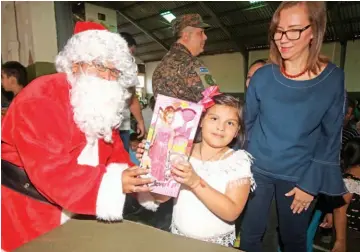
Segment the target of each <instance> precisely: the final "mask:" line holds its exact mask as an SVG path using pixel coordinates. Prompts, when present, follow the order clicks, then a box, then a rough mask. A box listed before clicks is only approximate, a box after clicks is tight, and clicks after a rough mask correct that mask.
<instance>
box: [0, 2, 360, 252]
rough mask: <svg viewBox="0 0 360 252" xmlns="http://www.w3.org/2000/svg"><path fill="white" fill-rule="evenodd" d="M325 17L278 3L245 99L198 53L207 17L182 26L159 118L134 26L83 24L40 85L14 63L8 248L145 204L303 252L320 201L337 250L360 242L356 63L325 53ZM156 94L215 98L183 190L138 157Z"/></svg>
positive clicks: (5, 122)
mask: <svg viewBox="0 0 360 252" xmlns="http://www.w3.org/2000/svg"><path fill="white" fill-rule="evenodd" d="M326 17H327V15H326V6H325V3H324V2H282V3H281V4H280V5H279V7H278V8H277V10H276V11H275V13H274V15H273V17H272V20H271V23H270V28H269V38H270V40H269V43H270V54H269V58H268V59H260V60H257V61H255V62H253V63H252V64H251V65H250V68H249V70H248V73H247V78H246V83H245V85H246V88H247V90H246V97H245V102H244V103H243V102H241V101H240V100H239V99H237V98H235V97H233V96H231V95H227V94H223V93H221V84H220V85H219V83H217V82H216V81H215V79H214V78H213V76H212V75H211V74H210V70H209V69H208V68H207V67H206V66H205V64H204V63H203V62H202V61H201V59H200V58H198V56H199V55H200V54H201V53H202V52H203V51H204V46H205V42H206V39H207V37H206V34H205V31H206V29H207V28H208V27H210V26H209V25H208V24H206V23H204V22H203V20H202V18H201V16H200V15H198V14H186V15H183V16H180V17H178V18H176V19H175V20H174V21H173V22H172V28H173V33H174V36H175V37H176V38H177V40H176V42H175V43H174V44H173V45H172V47H171V49H170V50H169V52H168V53H167V54H166V55H165V56H164V58H163V60H162V61H161V62H160V64H159V65H158V67H157V68H156V69H155V72H154V75H153V80H152V84H153V90H154V96H153V97H151V98H150V102H149V107H148V108H147V109H148V112H146V113H148V115H147V116H144V114H145V110H146V108H145V110H143V111H144V113H142V110H141V106H140V103H139V100H138V99H137V98H136V95H135V88H134V87H135V86H136V85H137V83H138V79H137V66H136V64H135V60H134V57H133V56H134V53H135V50H136V41H135V40H134V38H133V37H132V36H131V35H130V34H128V33H120V34H116V33H112V32H110V31H108V30H106V29H105V28H104V27H103V26H102V25H100V24H97V23H93V22H78V23H77V24H76V25H75V29H74V34H73V36H72V37H71V38H70V39H69V40H68V42H67V44H66V45H65V47H64V48H63V49H62V50H61V51H60V52H59V54H58V55H57V57H56V60H55V65H56V69H57V73H55V74H52V75H46V76H41V77H39V78H37V79H35V80H34V81H32V82H31V83H29V84H28V85H27V76H26V69H25V67H24V66H22V65H21V64H20V63H18V62H7V63H5V64H3V65H2V69H1V80H2V87H3V88H4V89H5V91H9V92H12V93H13V95H14V99H13V100H12V101H11V103H10V104H3V103H2V136H1V140H2V143H1V147H2V165H1V166H2V168H1V169H2V190H1V194H2V197H1V208H2V211H1V215H2V235H1V236H2V237H1V239H2V243H1V247H2V249H3V250H5V251H11V250H14V249H16V248H18V247H20V246H21V245H23V244H25V243H27V242H30V241H32V240H33V239H35V238H36V237H38V236H40V235H42V234H44V233H46V232H49V231H51V230H52V229H54V228H56V227H58V226H59V225H61V224H63V223H65V222H66V221H68V220H69V219H70V218H71V217H72V216H73V215H74V214H86V215H93V216H96V217H97V219H99V220H106V221H116V220H121V219H123V218H130V219H131V218H134V216H135V215H141V214H143V213H145V212H146V213H147V214H146V216H151V218H152V219H153V221H152V222H151V225H153V226H154V227H157V228H160V229H163V230H166V231H170V232H172V233H173V234H176V235H182V236H187V237H191V238H195V239H199V240H203V241H208V242H213V243H217V244H221V245H223V246H228V247H233V246H234V242H235V240H236V236H237V235H239V236H240V246H239V248H240V249H241V250H243V251H248V252H260V251H277V250H278V247H280V249H281V250H282V251H285V252H287V251H292V252H296V251H299V252H304V251H306V250H307V229H308V225H309V222H310V219H311V217H312V214H313V210H314V209H317V208H318V205H319V203H321V204H322V206H324V205H325V208H326V211H323V212H324V215H325V217H324V221H323V222H322V223H321V225H320V226H321V227H324V228H332V227H334V229H335V230H336V236H335V239H334V246H333V249H332V251H334V252H344V251H349V252H352V251H356V250H357V246H356V244H359V241H360V229H359V228H360V222H359V215H358V212H359V208H360V207H359V206H360V183H359V181H360V169H359V167H360V138H359V128H360V124H359V122H358V121H359V118H356V113H355V111H356V110H357V109H358V106H359V104H356V102H355V101H354V100H352V99H351V98H350V97H347V95H346V90H345V84H344V71H343V70H342V69H340V68H339V67H337V66H336V65H335V64H333V63H332V62H330V60H329V59H327V58H326V57H324V56H323V55H321V53H320V51H321V46H322V42H323V38H324V34H325V29H326ZM94 48H96V50H94ZM239 82H241V81H239ZM217 85H219V86H217ZM239 85H240V83H239ZM25 86H26V87H25ZM24 87H25V88H24ZM218 87H220V90H218V89H217V88H218ZM209 90H212V92H204V91H209ZM157 94H163V95H167V96H170V97H176V98H180V99H184V100H188V101H192V102H201V101H202V100H203V99H206V100H208V101H209V100H210V101H211V102H208V103H206V106H205V111H204V113H203V115H202V120H201V123H200V125H199V136H198V140H199V141H198V142H197V143H195V144H194V147H193V149H192V152H191V154H190V157H189V160H188V161H184V162H180V163H174V164H173V167H172V170H171V173H172V175H173V176H174V178H175V180H176V181H177V182H179V183H181V184H182V186H181V189H180V193H179V195H178V197H176V198H169V197H165V196H160V195H158V194H154V193H152V192H151V187H150V186H149V185H150V184H151V183H152V182H153V181H154V180H153V179H152V178H145V177H143V176H142V175H147V174H148V173H149V170H146V169H141V168H139V167H138V166H139V160H140V159H141V156H142V153H143V152H144V144H143V143H142V142H141V140H142V139H143V137H144V136H146V129H147V128H148V127H149V122H148V121H147V120H148V119H147V118H149V117H151V113H152V110H153V108H154V104H155V100H156V95H157ZM344 108H347V109H346V111H344ZM130 114H132V116H133V117H134V119H135V120H136V122H137V123H136V125H135V126H133V127H131V119H130V118H131V117H130ZM14 129H16V130H14ZM14 174H16V176H14ZM59 178H60V179H59ZM25 185H26V186H25ZM24 209H26V211H24ZM322 209H324V208H322ZM149 213H151V215H149ZM139 218H140V217H139Z"/></svg>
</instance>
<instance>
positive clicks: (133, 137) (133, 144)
mask: <svg viewBox="0 0 360 252" xmlns="http://www.w3.org/2000/svg"><path fill="white" fill-rule="evenodd" d="M141 140H142V138H138V134H137V133H135V132H134V133H131V134H130V148H131V149H132V150H133V151H136V149H137V147H138V145H139V143H140V142H141Z"/></svg>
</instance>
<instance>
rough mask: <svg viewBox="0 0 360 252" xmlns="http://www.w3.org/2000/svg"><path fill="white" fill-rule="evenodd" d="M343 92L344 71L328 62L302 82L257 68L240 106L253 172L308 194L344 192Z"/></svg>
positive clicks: (271, 66) (276, 70)
mask: <svg viewBox="0 0 360 252" xmlns="http://www.w3.org/2000/svg"><path fill="white" fill-rule="evenodd" d="M344 90H345V87H344V72H343V71H342V70H341V69H340V68H338V67H336V66H335V65H334V64H332V63H329V64H328V65H327V67H326V68H325V69H324V70H323V71H322V72H321V73H320V75H318V76H317V77H316V78H314V79H311V80H306V81H295V80H291V79H288V78H286V77H284V76H283V75H282V74H281V72H280V69H279V67H278V66H277V65H274V64H269V65H266V66H264V67H262V68H260V69H259V70H257V71H256V73H255V74H254V76H253V77H252V78H251V82H250V85H249V88H248V90H247V92H246V105H245V124H246V129H247V131H248V135H249V142H248V151H249V152H250V153H251V154H252V155H253V157H254V158H255V160H254V165H253V167H252V168H253V172H255V173H256V172H258V173H261V174H264V175H267V176H270V177H273V178H277V179H282V180H286V181H293V182H295V183H296V186H297V187H298V188H300V189H302V190H304V191H306V192H308V193H311V194H313V195H316V194H318V193H324V194H328V195H340V194H344V193H345V192H346V189H345V186H344V184H343V181H342V176H341V169H340V146H341V129H342V125H343V118H344V103H345V99H344V98H345V93H344Z"/></svg>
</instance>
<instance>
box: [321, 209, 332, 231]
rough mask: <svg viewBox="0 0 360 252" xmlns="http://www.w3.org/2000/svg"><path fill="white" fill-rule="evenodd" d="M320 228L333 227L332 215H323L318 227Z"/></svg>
mask: <svg viewBox="0 0 360 252" xmlns="http://www.w3.org/2000/svg"><path fill="white" fill-rule="evenodd" d="M319 226H320V227H322V228H332V226H333V214H332V213H328V214H326V215H325V217H324V220H323V222H322V223H321V224H320V225H319Z"/></svg>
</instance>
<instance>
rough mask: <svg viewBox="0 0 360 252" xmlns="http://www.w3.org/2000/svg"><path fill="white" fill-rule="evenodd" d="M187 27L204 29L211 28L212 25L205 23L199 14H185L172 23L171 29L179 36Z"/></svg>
mask: <svg viewBox="0 0 360 252" xmlns="http://www.w3.org/2000/svg"><path fill="white" fill-rule="evenodd" d="M187 26H191V27H196V28H203V29H205V28H209V27H210V25H208V24H206V23H204V21H203V20H202V18H201V16H200V15H199V14H185V15H182V16H180V17H177V18H176V19H174V20H173V21H172V22H171V27H172V30H173V34H174V35H177V34H179V32H180V31H182V30H183V29H184V28H185V27H187Z"/></svg>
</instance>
